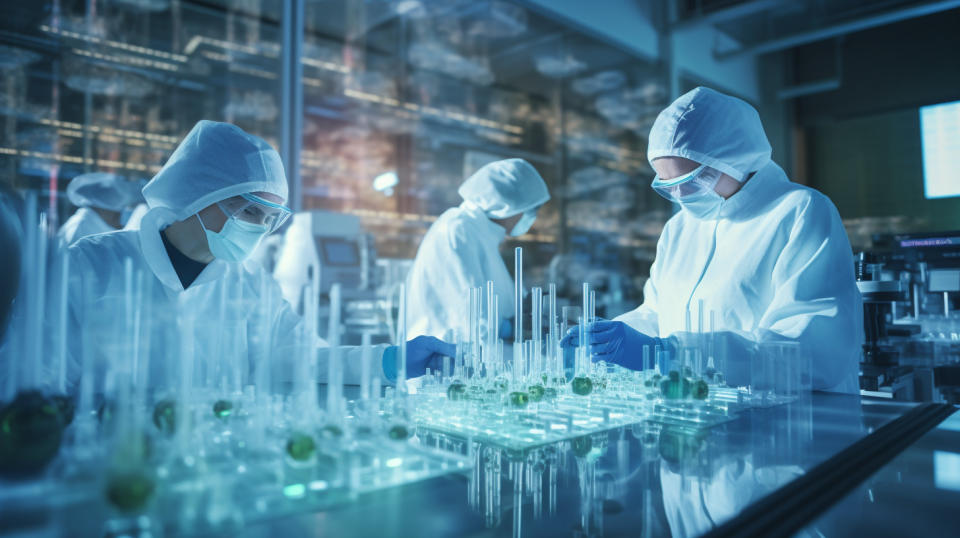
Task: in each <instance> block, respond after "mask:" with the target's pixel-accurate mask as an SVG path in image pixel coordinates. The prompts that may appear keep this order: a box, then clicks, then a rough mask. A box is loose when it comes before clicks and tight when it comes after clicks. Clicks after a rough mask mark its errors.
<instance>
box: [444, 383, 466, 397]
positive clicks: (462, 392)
mask: <svg viewBox="0 0 960 538" xmlns="http://www.w3.org/2000/svg"><path fill="white" fill-rule="evenodd" d="M466 397H467V386H466V385H464V384H463V383H460V382H459V381H454V382H453V383H450V386H449V387H447V398H449V399H451V400H454V401H457V400H463V399H465V398H466Z"/></svg>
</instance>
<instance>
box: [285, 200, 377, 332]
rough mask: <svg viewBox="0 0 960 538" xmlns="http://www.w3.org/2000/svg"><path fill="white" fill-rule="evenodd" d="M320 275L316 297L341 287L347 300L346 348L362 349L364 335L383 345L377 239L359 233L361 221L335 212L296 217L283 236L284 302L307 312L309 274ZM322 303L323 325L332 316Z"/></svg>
mask: <svg viewBox="0 0 960 538" xmlns="http://www.w3.org/2000/svg"><path fill="white" fill-rule="evenodd" d="M310 271H313V272H315V273H316V274H317V282H318V284H317V290H316V291H317V297H318V298H324V297H326V296H327V295H329V293H330V290H331V288H332V287H333V286H334V284H338V285H339V286H340V294H341V298H342V300H343V313H342V322H343V324H344V327H345V329H346V331H345V334H344V335H343V343H344V344H358V343H359V342H360V338H361V336H362V334H363V333H365V332H366V333H370V334H372V335H373V336H374V337H377V336H380V337H382V338H378V340H379V341H383V340H386V339H388V338H387V336H388V335H389V334H390V328H389V325H388V323H387V320H386V319H385V317H386V314H385V313H384V312H383V310H384V308H383V306H382V304H381V303H382V302H383V301H381V300H379V299H380V298H379V297H378V296H377V287H378V280H377V276H378V271H377V252H376V248H375V246H374V242H373V237H372V236H371V235H370V234H368V233H367V232H366V231H364V229H363V228H362V227H361V224H360V217H358V216H356V215H350V214H346V213H335V212H332V211H319V210H316V211H308V212H303V213H297V214H295V215H294V216H293V222H292V224H291V225H290V226H289V227H288V229H287V230H286V232H285V233H284V240H283V245H282V247H281V248H280V253H279V258H278V259H277V264H276V268H275V269H274V273H273V274H274V276H275V277H276V279H277V281H278V282H279V283H280V287H281V289H282V290H283V297H284V298H285V299H286V300H287V301H288V302H289V303H290V304H291V305H292V306H293V307H294V309H296V310H298V311H300V312H303V311H304V310H303V308H304V307H303V305H302V303H301V301H300V299H301V296H302V290H303V288H304V286H305V285H306V282H307V280H308V278H309V277H308V273H309V272H310ZM325 304H326V303H325V302H323V303H322V304H321V306H320V308H319V310H318V314H317V321H318V323H324V322H325V321H326V320H327V319H328V315H329V311H328V310H327V308H326V307H325Z"/></svg>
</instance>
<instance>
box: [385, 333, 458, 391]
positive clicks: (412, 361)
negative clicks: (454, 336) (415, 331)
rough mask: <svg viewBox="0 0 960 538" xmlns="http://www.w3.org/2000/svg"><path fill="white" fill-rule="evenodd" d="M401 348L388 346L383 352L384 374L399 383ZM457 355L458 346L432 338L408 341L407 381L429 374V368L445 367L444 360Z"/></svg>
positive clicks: (423, 337)
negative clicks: (398, 361) (398, 366)
mask: <svg viewBox="0 0 960 538" xmlns="http://www.w3.org/2000/svg"><path fill="white" fill-rule="evenodd" d="M399 351H400V347H399V346H388V347H387V349H385V350H383V372H384V373H385V374H386V375H387V378H388V379H389V380H390V381H392V382H394V383H395V382H396V381H397V360H398V358H397V354H398V352H399ZM456 355H457V346H455V345H453V344H448V343H446V342H444V341H443V340H440V339H439V338H434V337H432V336H418V337H416V338H414V339H413V340H409V341H407V379H410V378H414V377H420V376H422V375H424V374H425V373H427V368H430V369H431V370H437V369H440V368H442V367H443V358H444V357H450V358H454V357H456Z"/></svg>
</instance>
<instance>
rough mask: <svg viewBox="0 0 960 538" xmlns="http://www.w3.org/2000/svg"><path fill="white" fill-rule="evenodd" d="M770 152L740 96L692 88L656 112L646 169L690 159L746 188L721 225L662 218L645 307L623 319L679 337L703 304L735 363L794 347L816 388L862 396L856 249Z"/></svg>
mask: <svg viewBox="0 0 960 538" xmlns="http://www.w3.org/2000/svg"><path fill="white" fill-rule="evenodd" d="M770 153H771V150H770V144H769V143H768V142H767V138H766V135H765V134H764V131H763V127H762V125H761V123H760V118H759V115H758V114H757V112H756V110H754V109H753V107H751V106H750V105H748V104H747V103H745V102H743V101H741V100H739V99H736V98H733V97H729V96H726V95H723V94H720V93H718V92H715V91H713V90H710V89H707V88H697V89H695V90H693V91H691V92H689V93H687V94H685V95H683V96H681V97H680V98H678V99H677V100H676V101H675V102H674V103H673V104H672V105H670V106H669V107H668V108H667V109H665V110H664V111H663V112H661V113H660V115H659V116H658V117H657V120H656V122H655V123H654V125H653V127H652V129H651V131H650V139H649V149H648V152H647V157H648V159H649V160H650V161H651V162H653V160H654V159H656V158H658V157H664V156H676V157H685V158H687V159H691V160H693V161H696V162H698V163H701V164H706V165H707V166H711V167H713V168H716V169H718V170H720V171H722V172H724V173H726V174H728V175H730V176H731V177H733V178H734V179H736V180H738V181H741V182H743V181H744V180H747V181H746V183H745V184H744V185H743V187H742V188H741V189H740V190H739V191H738V192H737V193H736V194H734V195H733V196H731V197H730V198H728V199H727V200H725V201H724V202H723V203H722V204H721V206H720V210H719V214H718V215H717V216H716V217H715V218H709V219H703V220H702V219H698V218H696V217H694V216H693V215H691V214H690V213H689V212H688V211H685V210H681V211H680V212H679V213H677V214H676V215H674V216H673V217H672V218H671V219H670V220H669V221H668V222H667V224H666V226H665V227H664V229H663V234H662V235H661V236H660V240H659V242H658V243H657V254H656V259H655V260H654V263H653V266H652V267H651V269H650V279H649V280H648V281H647V283H646V285H645V286H644V289H643V295H644V301H643V304H642V305H640V307H639V308H637V309H636V310H634V311H632V312H628V313H626V314H623V315H622V316H620V317H618V318H617V320H619V321H623V322H626V323H627V324H628V325H630V326H631V327H633V328H634V329H636V330H637V331H640V332H642V333H645V334H648V335H651V336H661V337H664V336H668V335H671V334H679V333H682V332H683V331H685V328H686V321H685V318H686V311H687V309H690V311H691V312H692V315H693V319H694V320H695V319H696V316H697V312H696V309H697V305H698V301H699V300H703V302H704V317H705V319H706V318H707V316H709V312H710V311H714V312H715V313H716V316H717V317H716V331H717V335H718V336H719V338H718V340H719V342H720V344H719V345H721V346H723V347H724V349H725V353H726V354H727V356H728V357H729V358H730V360H735V359H737V358H739V359H741V360H747V359H748V358H749V357H750V355H751V354H752V353H756V346H755V344H757V343H763V342H767V341H784V340H787V341H792V342H796V343H798V344H799V345H800V350H801V352H802V353H805V354H806V355H807V356H809V357H811V359H812V370H813V372H812V374H813V379H812V386H813V389H815V390H831V391H837V392H846V393H856V392H858V390H859V385H858V371H859V357H860V353H861V347H862V344H863V313H862V312H863V304H862V299H861V297H860V293H859V291H858V289H857V286H856V281H855V278H854V271H853V251H852V249H851V247H850V242H849V240H848V239H847V235H846V232H845V231H844V228H843V224H842V222H841V221H840V215H839V214H838V213H837V210H836V208H835V207H834V205H833V203H831V202H830V200H829V199H828V198H827V197H826V196H824V195H823V194H821V193H819V192H817V191H815V190H813V189H811V188H808V187H804V186H801V185H797V184H796V183H791V182H790V180H789V179H787V176H786V174H785V173H784V172H783V170H782V169H781V168H780V167H779V166H777V164H776V163H774V162H773V161H772V160H770ZM750 174H752V176H751V175H750ZM705 323H706V322H705ZM681 341H682V338H681Z"/></svg>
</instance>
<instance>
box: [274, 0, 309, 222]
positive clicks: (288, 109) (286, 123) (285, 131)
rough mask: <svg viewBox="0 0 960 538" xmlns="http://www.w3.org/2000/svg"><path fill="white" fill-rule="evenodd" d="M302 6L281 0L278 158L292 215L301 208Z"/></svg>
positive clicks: (300, 1)
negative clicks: (281, 28)
mask: <svg viewBox="0 0 960 538" xmlns="http://www.w3.org/2000/svg"><path fill="white" fill-rule="evenodd" d="M303 6H304V0H284V2H283V38H282V41H281V50H282V52H281V62H282V66H281V69H282V72H281V77H280V78H281V85H280V110H281V112H282V113H281V116H280V156H281V158H282V159H283V167H284V169H285V170H286V171H287V183H288V185H289V187H290V196H289V200H287V204H288V205H289V206H290V208H292V209H293V210H294V211H300V210H301V209H302V207H303V200H302V198H303V184H302V179H301V177H300V147H301V144H302V143H303V141H302V136H303V64H302V63H301V59H302V57H303V25H304V16H303V14H304V8H303Z"/></svg>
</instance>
